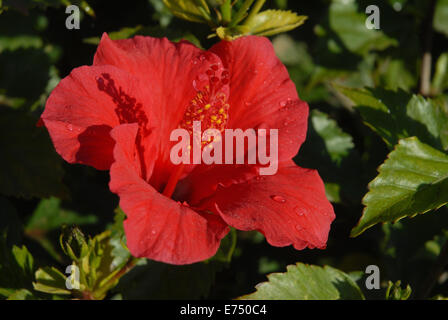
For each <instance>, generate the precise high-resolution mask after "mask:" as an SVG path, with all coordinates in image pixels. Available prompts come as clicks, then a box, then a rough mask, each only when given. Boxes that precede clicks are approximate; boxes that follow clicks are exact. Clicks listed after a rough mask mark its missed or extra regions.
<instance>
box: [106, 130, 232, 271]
mask: <svg viewBox="0 0 448 320" xmlns="http://www.w3.org/2000/svg"><path fill="white" fill-rule="evenodd" d="M137 129H138V127H137V125H135V124H124V125H121V126H118V127H116V128H114V129H113V130H112V131H111V136H112V137H113V139H114V140H115V141H116V144H115V148H114V157H115V162H114V163H113V164H112V166H111V171H110V175H111V181H110V184H109V187H110V189H111V191H112V192H115V193H117V194H118V195H119V197H120V207H121V208H122V209H123V211H124V212H125V213H126V215H127V219H126V220H125V221H124V229H125V233H126V238H127V246H128V248H129V250H130V252H131V253H132V254H133V255H134V256H137V257H147V258H149V259H153V260H157V261H161V262H166V263H171V264H189V263H194V262H198V261H202V260H204V259H207V258H210V257H211V256H213V255H214V254H215V253H216V251H217V250H218V248H219V244H220V241H221V239H222V238H223V237H224V236H225V235H226V234H227V232H228V230H229V229H228V227H227V225H226V224H225V223H224V222H223V221H222V219H221V218H220V217H219V216H217V215H213V214H208V213H204V214H201V213H198V212H195V211H194V210H193V209H192V208H190V207H188V206H186V205H183V204H181V203H179V202H176V201H174V200H172V199H170V198H167V197H165V196H163V195H162V194H160V193H158V192H157V191H156V190H155V189H154V188H153V187H151V186H150V185H149V184H148V183H146V182H145V181H144V180H143V179H141V178H140V176H139V174H138V172H139V168H138V164H139V161H138V160H137V159H136V157H135V138H136V135H137Z"/></svg>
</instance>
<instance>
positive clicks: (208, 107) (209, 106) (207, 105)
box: [204, 103, 212, 110]
mask: <svg viewBox="0 0 448 320" xmlns="http://www.w3.org/2000/svg"><path fill="white" fill-rule="evenodd" d="M211 107H212V106H211V104H210V103H208V104H206V105H205V106H204V109H205V110H208V109H210V108H211Z"/></svg>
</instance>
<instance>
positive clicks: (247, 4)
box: [229, 0, 255, 27]
mask: <svg viewBox="0 0 448 320" xmlns="http://www.w3.org/2000/svg"><path fill="white" fill-rule="evenodd" d="M254 1H255V0H246V1H244V3H243V4H242V5H241V7H240V9H239V10H238V11H237V13H236V14H235V15H234V16H233V20H232V22H230V24H229V27H234V26H236V25H237V24H238V23H240V22H241V20H243V19H244V17H245V16H246V12H247V10H249V8H250V6H251V5H252V3H254Z"/></svg>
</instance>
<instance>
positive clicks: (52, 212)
mask: <svg viewBox="0 0 448 320" xmlns="http://www.w3.org/2000/svg"><path fill="white" fill-rule="evenodd" d="M97 220H98V219H97V217H96V216H95V215H86V216H83V215H80V214H78V213H77V212H75V211H71V210H67V209H63V208H61V200H60V199H58V198H54V197H52V198H49V199H43V200H41V201H40V203H39V204H38V206H37V208H36V209H35V210H34V212H33V214H32V216H31V218H30V219H29V220H28V223H27V224H26V226H25V229H26V230H39V231H49V230H54V229H58V228H60V227H61V226H62V225H64V224H67V225H72V224H76V225H83V224H94V223H96V222H97Z"/></svg>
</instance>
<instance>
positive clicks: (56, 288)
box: [33, 267, 71, 295]
mask: <svg viewBox="0 0 448 320" xmlns="http://www.w3.org/2000/svg"><path fill="white" fill-rule="evenodd" d="M35 277H36V282H33V287H34V290H37V291H40V292H45V293H50V294H63V295H67V294H71V291H70V290H67V287H66V284H65V282H66V279H67V277H66V276H65V275H64V274H63V273H62V272H60V271H59V270H58V269H56V268H55V267H45V268H41V269H39V270H37V271H36V276H35Z"/></svg>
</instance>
